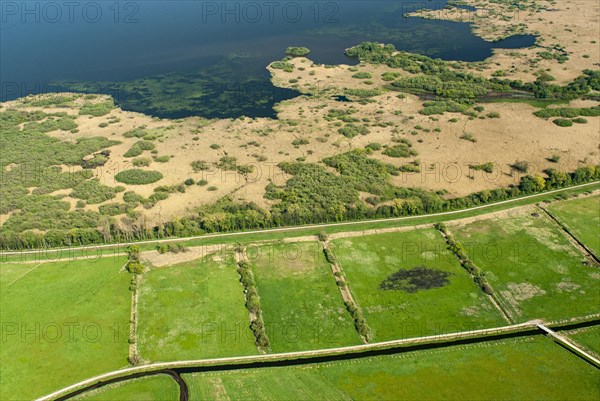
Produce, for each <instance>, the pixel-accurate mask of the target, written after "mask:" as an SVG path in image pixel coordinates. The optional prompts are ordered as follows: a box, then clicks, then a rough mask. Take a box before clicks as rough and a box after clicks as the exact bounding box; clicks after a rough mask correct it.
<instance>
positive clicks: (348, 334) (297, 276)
mask: <svg viewBox="0 0 600 401" xmlns="http://www.w3.org/2000/svg"><path fill="white" fill-rule="evenodd" d="M248 254H249V257H250V260H251V264H252V266H253V271H254V276H255V280H256V284H257V287H258V293H259V295H260V298H261V307H262V311H263V316H264V320H265V325H266V328H267V335H268V336H269V339H270V341H271V350H272V351H273V352H286V351H302V350H310V349H317V348H332V347H338V346H344V345H353V344H359V343H360V339H359V337H358V335H357V333H356V330H355V329H354V325H353V323H352V320H351V318H350V315H349V314H348V312H347V311H346V309H345V307H344V302H343V300H342V297H341V295H340V292H339V290H338V288H337V286H336V284H335V279H334V277H333V274H332V272H331V268H330V266H329V264H328V263H327V262H326V261H325V257H324V255H323V251H322V248H321V247H320V245H319V244H318V243H317V242H305V243H293V244H285V245H283V244H281V245H267V246H261V247H257V248H249V250H248Z"/></svg>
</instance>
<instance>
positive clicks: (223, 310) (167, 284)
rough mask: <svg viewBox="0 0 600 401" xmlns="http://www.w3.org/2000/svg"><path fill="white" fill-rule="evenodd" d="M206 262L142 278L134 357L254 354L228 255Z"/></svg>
mask: <svg viewBox="0 0 600 401" xmlns="http://www.w3.org/2000/svg"><path fill="white" fill-rule="evenodd" d="M221 257H222V255H215V256H214V257H213V256H207V257H205V258H204V259H201V260H197V261H194V262H189V263H183V264H179V265H176V266H170V267H164V268H153V269H152V270H151V271H149V272H147V273H145V274H144V277H143V281H142V284H141V286H140V293H139V304H138V311H139V312H138V313H139V319H138V326H139V330H138V332H139V344H138V345H139V351H140V354H141V357H142V358H143V359H144V360H146V361H153V362H157V361H173V360H181V359H202V358H216V357H221V356H238V355H251V354H255V353H256V352H257V350H256V346H255V345H254V337H253V335H252V332H251V331H250V329H249V324H250V321H249V317H248V312H247V310H246V308H245V306H244V302H245V301H244V294H243V292H242V287H241V284H240V283H239V276H238V274H237V271H236V267H235V262H234V261H233V258H232V257H231V255H225V256H224V257H223V260H219V259H220V258H221Z"/></svg>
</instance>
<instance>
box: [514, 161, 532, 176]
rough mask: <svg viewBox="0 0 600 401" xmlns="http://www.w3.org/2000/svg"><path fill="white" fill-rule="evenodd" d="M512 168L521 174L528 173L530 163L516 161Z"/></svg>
mask: <svg viewBox="0 0 600 401" xmlns="http://www.w3.org/2000/svg"><path fill="white" fill-rule="evenodd" d="M511 167H512V168H513V169H515V170H517V171H519V172H521V173H526V172H527V170H529V162H527V161H525V160H519V161H516V162H515V163H514V164H512V165H511Z"/></svg>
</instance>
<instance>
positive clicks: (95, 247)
mask: <svg viewBox="0 0 600 401" xmlns="http://www.w3.org/2000/svg"><path fill="white" fill-rule="evenodd" d="M598 184H600V181H594V182H588V183H585V184H579V185H575V186H571V187H568V188H560V189H555V190H552V191H547V192H542V193H538V194H533V195H527V196H523V197H519V198H514V199H507V200H503V201H500V202H494V203H489V204H485V205H479V206H474V207H471V208H468V209H461V210H452V211H448V212H440V213H431V214H424V215H414V216H402V217H392V218H384V219H372V220H359V221H345V222H339V223H325V224H310V225H303V226H293V227H279V228H269V229H262V230H252V231H238V232H229V233H215V234H205V235H197V236H191V237H182V238H181V237H178V238H164V239H155V240H143V241H133V242H123V243H116V244H100V245H92V246H81V247H70V248H68V247H67V248H65V247H63V248H49V249H46V248H39V249H31V250H26V251H25V250H23V251H4V250H2V251H0V255H1V256H3V257H5V256H10V255H27V254H35V253H40V252H46V253H47V252H52V253H55V252H76V251H77V250H85V251H91V250H98V249H106V248H119V247H127V246H129V245H133V244H138V245H144V244H161V243H168V242H177V241H179V242H181V241H191V240H198V239H209V238H219V237H221V238H224V237H235V236H245V235H252V234H261V233H276V232H292V231H299V230H308V229H323V228H328V227H343V226H356V225H364V224H369V223H371V224H372V223H386V222H397V221H408V220H415V219H422V218H428V217H429V218H433V217H444V216H452V215H456V214H461V213H468V212H471V211H475V210H481V209H487V208H492V207H495V206H500V205H506V204H510V203H517V202H521V201H524V200H528V199H534V198H537V197H542V196H548V195H552V194H557V193H560V192H565V191H569V190H574V189H580V188H585V187H589V186H594V185H598Z"/></svg>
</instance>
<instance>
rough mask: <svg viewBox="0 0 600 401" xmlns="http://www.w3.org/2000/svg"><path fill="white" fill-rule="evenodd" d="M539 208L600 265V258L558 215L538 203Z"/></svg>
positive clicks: (576, 245) (582, 251) (583, 252)
mask: <svg viewBox="0 0 600 401" xmlns="http://www.w3.org/2000/svg"><path fill="white" fill-rule="evenodd" d="M538 208H539V209H540V210H542V211H543V212H544V213H545V215H546V217H547V218H548V219H549V220H550V222H551V223H552V224H554V225H555V226H556V227H557V228H558V229H559V231H560V232H561V233H562V234H563V235H564V236H565V237H566V238H567V240H568V241H569V242H570V243H571V244H572V245H573V246H574V247H575V248H577V250H578V251H579V252H581V253H582V254H583V256H584V257H585V258H586V259H588V260H590V261H591V262H592V263H593V264H594V265H596V267H600V259H598V257H597V256H596V255H595V254H594V252H592V251H591V250H590V249H589V248H588V247H587V246H586V245H585V244H584V243H583V242H581V241H580V240H579V239H578V238H577V237H576V236H575V235H574V234H573V233H572V232H571V231H570V230H569V227H568V226H567V225H566V224H565V223H563V222H562V221H560V220H559V219H558V218H557V217H556V216H554V215H553V214H552V212H550V210H548V208H547V207H545V206H543V205H538Z"/></svg>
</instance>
